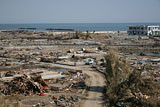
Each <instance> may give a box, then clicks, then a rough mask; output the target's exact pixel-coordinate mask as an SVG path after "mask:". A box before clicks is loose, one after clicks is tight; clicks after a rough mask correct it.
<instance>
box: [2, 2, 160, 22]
mask: <svg viewBox="0 0 160 107" xmlns="http://www.w3.org/2000/svg"><path fill="white" fill-rule="evenodd" d="M139 22H142V23H143V22H144V23H145V22H160V0H0V23H139Z"/></svg>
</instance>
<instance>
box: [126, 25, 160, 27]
mask: <svg viewBox="0 0 160 107" xmlns="http://www.w3.org/2000/svg"><path fill="white" fill-rule="evenodd" d="M128 27H159V25H131V26H128Z"/></svg>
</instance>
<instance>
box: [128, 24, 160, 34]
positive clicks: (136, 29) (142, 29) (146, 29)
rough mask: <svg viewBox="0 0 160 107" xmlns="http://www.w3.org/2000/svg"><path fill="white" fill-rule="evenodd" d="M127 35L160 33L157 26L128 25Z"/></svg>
mask: <svg viewBox="0 0 160 107" xmlns="http://www.w3.org/2000/svg"><path fill="white" fill-rule="evenodd" d="M128 28H129V29H128V31H127V32H128V35H148V36H154V35H160V30H159V29H158V28H159V26H146V25H141V26H129V27H128Z"/></svg>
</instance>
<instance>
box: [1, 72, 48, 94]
mask: <svg viewBox="0 0 160 107" xmlns="http://www.w3.org/2000/svg"><path fill="white" fill-rule="evenodd" d="M46 88H49V86H48V84H47V83H46V81H44V80H43V79H42V78H41V77H34V78H29V77H28V76H26V75H24V76H21V77H15V78H14V79H13V80H12V81H11V82H8V83H5V86H4V88H3V89H2V91H1V93H3V94H5V95H12V94H24V95H31V94H37V93H42V92H46Z"/></svg>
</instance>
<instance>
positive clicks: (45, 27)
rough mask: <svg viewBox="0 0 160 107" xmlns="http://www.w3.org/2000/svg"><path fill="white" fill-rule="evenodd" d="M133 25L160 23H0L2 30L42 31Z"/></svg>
mask: <svg viewBox="0 0 160 107" xmlns="http://www.w3.org/2000/svg"><path fill="white" fill-rule="evenodd" d="M131 25H159V26H160V23H39V24H38V23H36V24H0V30H29V31H40V32H48V31H52V32H73V31H77V30H79V31H127V30H128V26H131Z"/></svg>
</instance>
